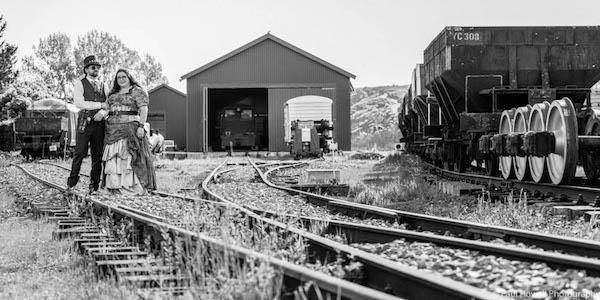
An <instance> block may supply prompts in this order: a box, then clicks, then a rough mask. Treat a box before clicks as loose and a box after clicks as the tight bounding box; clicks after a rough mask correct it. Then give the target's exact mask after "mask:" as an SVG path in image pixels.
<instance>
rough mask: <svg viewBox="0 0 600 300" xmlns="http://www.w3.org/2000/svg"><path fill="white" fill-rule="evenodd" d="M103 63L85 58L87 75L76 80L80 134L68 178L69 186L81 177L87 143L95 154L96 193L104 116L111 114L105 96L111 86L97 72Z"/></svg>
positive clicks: (92, 188)
mask: <svg viewBox="0 0 600 300" xmlns="http://www.w3.org/2000/svg"><path fill="white" fill-rule="evenodd" d="M100 67H101V65H100V63H99V62H98V61H97V60H96V57H95V56H94V55H90V56H88V57H86V58H85V59H84V60H83V72H84V73H85V76H84V77H83V78H81V79H77V80H75V82H74V83H73V85H74V91H73V104H75V106H77V107H78V108H79V109H80V111H79V118H78V125H77V135H76V141H75V154H74V155H73V164H72V165H71V175H69V179H68V180H67V186H68V188H69V189H71V188H73V187H74V186H75V185H76V184H77V182H78V181H79V170H80V169H81V162H82V160H83V159H84V158H85V157H86V156H87V153H88V146H89V148H90V153H91V155H92V170H91V172H90V186H89V188H90V190H89V193H90V194H94V193H95V192H96V191H97V190H98V187H99V186H100V177H101V173H102V152H103V150H104V130H105V124H104V118H105V117H106V116H107V115H108V104H107V103H106V98H107V96H108V92H109V89H108V87H107V86H106V84H104V83H103V82H102V81H101V80H100V78H99V76H98V73H99V72H100Z"/></svg>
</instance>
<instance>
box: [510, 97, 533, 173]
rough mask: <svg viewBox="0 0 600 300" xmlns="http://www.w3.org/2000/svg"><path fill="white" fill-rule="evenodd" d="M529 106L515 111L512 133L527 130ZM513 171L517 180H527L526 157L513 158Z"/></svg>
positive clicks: (529, 113)
mask: <svg viewBox="0 0 600 300" xmlns="http://www.w3.org/2000/svg"><path fill="white" fill-rule="evenodd" d="M531 110H532V108H531V105H527V106H522V107H519V108H518V109H517V112H516V114H515V118H514V119H513V132H515V133H516V132H518V133H525V132H527V131H528V130H529V116H530V115H531ZM513 170H514V172H515V177H517V179H518V180H528V179H529V178H530V177H529V169H528V168H527V156H514V157H513Z"/></svg>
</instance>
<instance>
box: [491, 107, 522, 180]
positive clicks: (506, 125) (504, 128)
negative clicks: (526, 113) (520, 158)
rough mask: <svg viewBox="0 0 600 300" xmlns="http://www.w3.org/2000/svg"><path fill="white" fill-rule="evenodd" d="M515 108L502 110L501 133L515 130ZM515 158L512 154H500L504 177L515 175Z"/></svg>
mask: <svg viewBox="0 0 600 300" xmlns="http://www.w3.org/2000/svg"><path fill="white" fill-rule="evenodd" d="M515 111H516V110H515V109H511V110H505V111H503V112H502V116H501V117H500V129H499V130H498V132H499V133H512V132H513V119H514V117H515ZM512 163H513V158H512V157H511V156H500V161H499V167H500V171H501V172H502V177H504V179H508V178H510V177H513V175H514V173H513V167H512ZM486 169H487V161H486Z"/></svg>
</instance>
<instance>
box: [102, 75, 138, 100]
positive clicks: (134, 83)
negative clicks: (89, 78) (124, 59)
mask: <svg viewBox="0 0 600 300" xmlns="http://www.w3.org/2000/svg"><path fill="white" fill-rule="evenodd" d="M120 72H123V73H125V75H127V78H128V79H129V84H130V85H131V88H134V87H136V86H137V87H141V85H140V84H139V83H138V82H137V81H135V79H133V76H131V73H129V71H127V70H126V69H119V70H117V73H115V80H114V81H113V86H112V89H111V90H110V93H108V96H110V95H112V94H116V93H118V92H119V91H120V90H121V86H120V85H119V83H117V75H119V73H120Z"/></svg>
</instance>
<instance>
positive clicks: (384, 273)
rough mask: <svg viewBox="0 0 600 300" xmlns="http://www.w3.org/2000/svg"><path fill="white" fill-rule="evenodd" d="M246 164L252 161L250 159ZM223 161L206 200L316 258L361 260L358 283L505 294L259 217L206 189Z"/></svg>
mask: <svg viewBox="0 0 600 300" xmlns="http://www.w3.org/2000/svg"><path fill="white" fill-rule="evenodd" d="M250 163H252V164H253V162H252V161H251V160H250ZM224 164H225V162H223V163H222V164H221V165H220V166H218V167H216V168H215V169H214V170H213V171H212V172H211V174H210V175H209V176H207V177H206V179H205V180H204V181H203V182H202V188H203V190H204V192H205V194H206V196H207V198H208V199H211V200H216V201H220V202H226V203H229V205H230V206H232V207H235V208H237V209H239V210H241V211H244V212H245V213H246V215H247V216H248V217H250V218H252V219H253V220H254V221H256V222H259V223H262V224H270V225H272V226H274V227H278V228H280V229H282V230H284V231H287V232H291V233H294V234H297V235H299V236H301V237H302V238H304V239H305V241H306V242H307V243H308V244H309V245H310V248H309V251H311V253H310V255H311V256H313V257H316V258H319V260H332V259H335V257H337V256H338V255H339V254H343V255H344V256H346V257H352V258H353V259H354V260H356V261H360V262H362V263H363V265H364V268H363V270H362V271H363V273H364V275H365V276H364V278H363V280H362V281H363V282H362V283H363V284H364V285H365V286H367V287H370V288H374V289H377V290H380V291H383V292H387V293H390V294H393V295H398V296H400V297H403V298H408V299H499V298H500V299H505V297H502V296H500V295H498V294H495V293H492V292H489V291H486V290H483V289H480V288H476V287H473V286H470V285H468V284H465V283H462V282H458V281H454V280H452V279H449V278H446V277H444V276H441V275H438V274H432V273H428V272H423V271H420V270H417V269H415V268H412V267H407V266H403V265H401V264H398V263H395V262H392V261H390V260H387V259H383V258H381V257H380V256H378V255H376V254H372V253H367V252H364V251H362V250H358V249H356V248H353V247H351V246H348V245H344V244H341V243H338V242H335V241H332V240H330V239H327V238H324V237H321V236H319V235H316V234H312V233H309V232H306V231H304V230H301V229H298V228H294V227H291V226H289V225H287V224H284V223H282V222H279V221H276V220H273V219H270V218H267V217H263V216H260V215H258V214H256V213H254V212H253V211H251V210H250V209H248V208H246V207H244V206H241V205H239V204H236V203H233V202H231V201H229V200H227V199H225V198H224V197H222V196H220V195H218V194H216V193H215V192H213V191H211V190H210V188H209V183H210V182H211V181H212V180H213V178H214V175H215V174H216V173H217V172H218V169H219V168H220V167H221V166H222V165H224ZM253 166H254V167H255V168H256V165H254V164H253ZM375 211H378V209H375Z"/></svg>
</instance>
